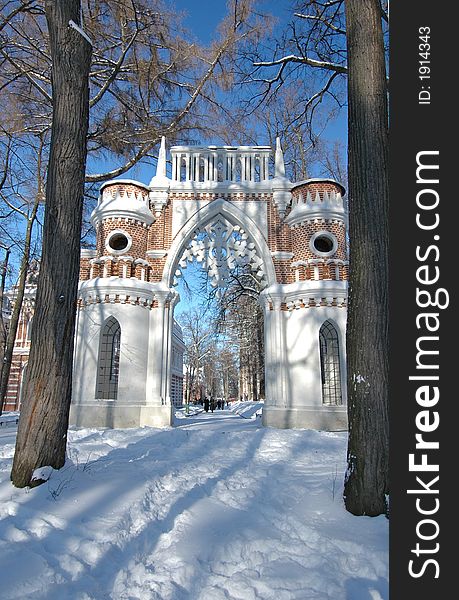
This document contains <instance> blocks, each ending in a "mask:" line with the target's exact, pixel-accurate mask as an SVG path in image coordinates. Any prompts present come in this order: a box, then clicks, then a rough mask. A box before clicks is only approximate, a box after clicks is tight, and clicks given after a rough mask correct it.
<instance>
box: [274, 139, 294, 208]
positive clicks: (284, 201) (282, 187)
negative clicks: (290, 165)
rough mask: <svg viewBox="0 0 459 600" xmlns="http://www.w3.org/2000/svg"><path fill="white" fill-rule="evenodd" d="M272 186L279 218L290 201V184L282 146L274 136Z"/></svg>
mask: <svg viewBox="0 0 459 600" xmlns="http://www.w3.org/2000/svg"><path fill="white" fill-rule="evenodd" d="M272 186H273V202H274V205H275V206H277V209H278V211H279V215H280V216H281V218H283V217H284V215H285V211H286V210H287V206H289V204H290V203H291V201H292V194H291V192H290V189H291V187H292V184H291V183H290V181H289V180H288V179H287V177H286V176H285V162H284V153H283V152H282V146H281V143H280V138H278V137H277V138H276V154H275V156H274V179H273V180H272Z"/></svg>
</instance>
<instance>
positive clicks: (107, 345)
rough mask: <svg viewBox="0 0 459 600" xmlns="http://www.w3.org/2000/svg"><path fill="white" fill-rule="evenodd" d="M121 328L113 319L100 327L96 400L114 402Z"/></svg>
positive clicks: (116, 389)
mask: <svg viewBox="0 0 459 600" xmlns="http://www.w3.org/2000/svg"><path fill="white" fill-rule="evenodd" d="M120 348H121V326H120V324H119V322H118V321H117V320H116V319H115V317H108V319H107V320H106V321H105V322H104V324H103V325H102V328H101V330H100V339H99V356H98V360H97V380H96V399H97V400H116V399H117V397H118V379H119V367H120Z"/></svg>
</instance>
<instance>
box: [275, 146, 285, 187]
mask: <svg viewBox="0 0 459 600" xmlns="http://www.w3.org/2000/svg"><path fill="white" fill-rule="evenodd" d="M274 177H279V178H284V177H285V162H284V153H283V152H282V146H281V143H280V138H279V137H277V138H276V156H275V159H274Z"/></svg>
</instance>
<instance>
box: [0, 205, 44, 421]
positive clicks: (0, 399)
mask: <svg viewBox="0 0 459 600" xmlns="http://www.w3.org/2000/svg"><path fill="white" fill-rule="evenodd" d="M39 204H40V202H39V197H38V196H37V198H36V199H35V204H34V206H33V208H32V213H31V214H30V216H29V218H28V220H27V227H26V234H25V241H24V250H23V254H22V259H21V266H20V269H19V281H18V286H17V291H16V299H15V301H14V307H13V311H12V313H11V319H10V323H9V327H8V333H7V337H6V344H5V346H4V354H3V364H2V374H1V377H0V414H2V411H3V405H4V402H5V396H6V391H7V389H8V379H9V378H10V372H11V363H12V361H13V350H14V344H15V341H16V334H17V331H18V325H19V318H20V316H21V310H22V303H23V300H24V291H25V286H26V281H27V271H28V268H29V259H30V246H31V244H32V230H33V225H34V223H35V219H36V217H37V211H38V206H39Z"/></svg>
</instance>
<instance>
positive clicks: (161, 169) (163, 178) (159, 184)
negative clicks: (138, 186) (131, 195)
mask: <svg viewBox="0 0 459 600" xmlns="http://www.w3.org/2000/svg"><path fill="white" fill-rule="evenodd" d="M170 183H171V181H170V179H169V178H168V177H167V175H166V138H165V137H164V136H162V138H161V145H160V147H159V154H158V162H157V163H156V174H155V176H154V177H153V178H152V180H151V181H150V194H149V196H150V202H151V205H152V206H153V207H154V211H155V216H156V217H159V215H160V214H161V211H162V209H163V207H164V206H165V205H166V204H167V199H168V192H169V186H170Z"/></svg>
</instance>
